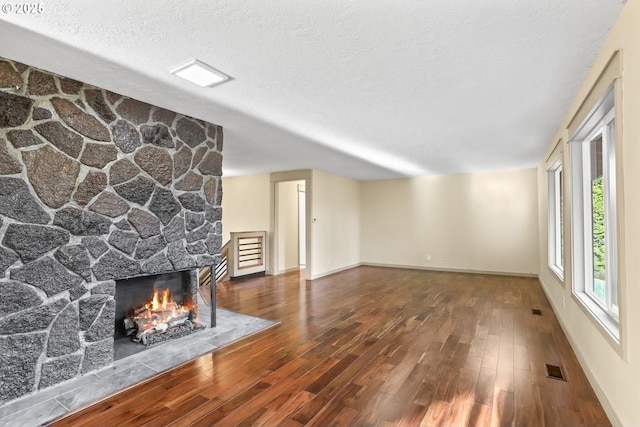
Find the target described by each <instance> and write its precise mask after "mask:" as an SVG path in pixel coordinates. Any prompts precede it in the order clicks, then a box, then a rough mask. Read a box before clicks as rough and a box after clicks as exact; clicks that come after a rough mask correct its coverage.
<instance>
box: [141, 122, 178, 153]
mask: <svg viewBox="0 0 640 427" xmlns="http://www.w3.org/2000/svg"><path fill="white" fill-rule="evenodd" d="M140 132H141V133H142V141H143V142H144V143H145V144H153V145H155V146H158V147H166V148H174V147H175V146H176V145H175V144H174V142H173V138H171V133H169V128H168V127H167V126H165V125H161V124H156V125H142V126H140Z"/></svg>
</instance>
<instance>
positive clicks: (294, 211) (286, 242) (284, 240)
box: [276, 181, 304, 272]
mask: <svg viewBox="0 0 640 427" xmlns="http://www.w3.org/2000/svg"><path fill="white" fill-rule="evenodd" d="M301 184H302V185H304V181H286V182H278V183H277V184H276V218H277V219H276V221H277V230H278V231H277V233H278V246H277V248H278V272H285V271H289V270H292V269H296V268H299V266H300V263H299V259H298V258H299V252H298V245H299V236H298V185H301Z"/></svg>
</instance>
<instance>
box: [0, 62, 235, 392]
mask: <svg viewBox="0 0 640 427" xmlns="http://www.w3.org/2000/svg"><path fill="white" fill-rule="evenodd" d="M221 175H222V128H221V127H219V126H217V125H214V124H212V123H207V122H203V121H201V120H197V119H194V118H190V117H187V116H184V115H181V114H177V113H174V112H172V111H168V110H165V109H162V108H159V107H155V106H152V105H149V104H145V103H143V102H140V101H137V100H134V99H131V98H127V97H125V96H121V95H118V94H116V93H112V92H109V91H106V90H102V89H99V88H96V87H92V86H89V85H87V84H83V83H81V82H77V81H74V80H71V79H67V78H64V77H60V76H56V75H54V74H51V73H48V72H45V71H41V70H38V69H36V68H33V67H29V66H26V65H23V64H20V63H17V62H14V61H10V60H6V59H2V58H0V359H1V360H2V364H0V378H1V379H2V381H1V383H0V404H1V403H2V402H5V401H8V400H12V399H15V398H17V397H20V396H22V395H25V394H28V393H30V392H33V391H36V390H38V389H42V388H45V387H48V386H51V385H54V384H57V383H59V382H62V381H65V380H68V379H70V378H73V377H76V376H78V375H82V374H84V373H87V372H90V371H93V370H96V369H99V368H102V367H105V366H108V365H109V364H111V363H112V362H113V330H114V316H115V301H114V295H115V280H117V279H125V278H131V277H136V276H142V275H151V274H159V273H164V272H170V271H181V270H190V269H191V270H192V269H194V268H197V267H203V266H212V265H216V264H217V262H218V260H219V253H220V247H221V243H222V241H221V239H222V236H221V234H222V227H221V214H222V212H221V208H220V205H221V199H222V188H221Z"/></svg>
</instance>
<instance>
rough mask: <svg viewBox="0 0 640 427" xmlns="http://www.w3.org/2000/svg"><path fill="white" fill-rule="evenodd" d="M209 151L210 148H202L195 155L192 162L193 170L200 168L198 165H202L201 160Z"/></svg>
mask: <svg viewBox="0 0 640 427" xmlns="http://www.w3.org/2000/svg"><path fill="white" fill-rule="evenodd" d="M207 151H209V148H208V147H200V148H198V149H197V150H196V152H195V154H194V155H193V160H192V161H191V169H195V167H196V166H198V163H200V160H202V158H203V157H204V155H205V154H206V153H207Z"/></svg>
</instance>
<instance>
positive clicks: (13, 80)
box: [0, 60, 23, 89]
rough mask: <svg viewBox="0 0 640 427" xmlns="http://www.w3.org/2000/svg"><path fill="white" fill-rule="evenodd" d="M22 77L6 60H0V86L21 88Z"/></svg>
mask: <svg viewBox="0 0 640 427" xmlns="http://www.w3.org/2000/svg"><path fill="white" fill-rule="evenodd" d="M22 85H23V81H22V77H21V76H20V73H18V72H17V71H16V70H15V68H13V65H11V63H10V62H8V61H3V60H0V88H11V89H15V88H21V87H22Z"/></svg>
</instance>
